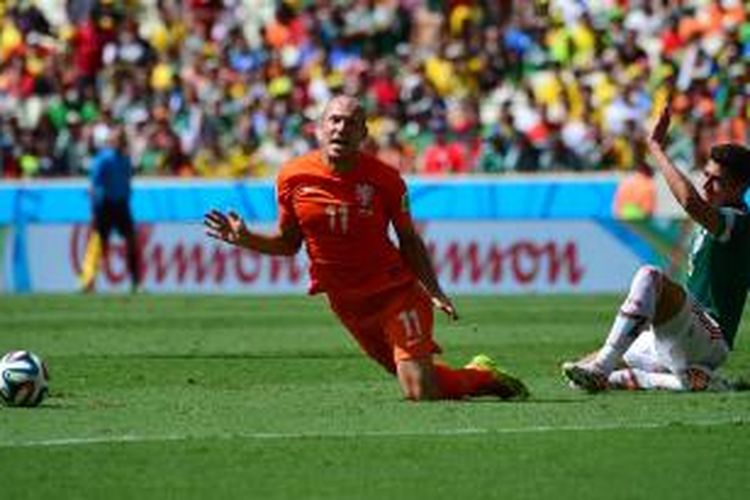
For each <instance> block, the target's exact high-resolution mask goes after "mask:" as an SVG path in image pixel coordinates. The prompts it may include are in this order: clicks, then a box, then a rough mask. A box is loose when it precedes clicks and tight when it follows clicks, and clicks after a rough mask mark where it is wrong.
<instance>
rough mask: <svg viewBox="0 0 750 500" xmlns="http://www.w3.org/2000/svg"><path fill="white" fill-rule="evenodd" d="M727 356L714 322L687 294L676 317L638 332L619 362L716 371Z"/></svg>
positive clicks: (658, 368) (675, 370)
mask: <svg viewBox="0 0 750 500" xmlns="http://www.w3.org/2000/svg"><path fill="white" fill-rule="evenodd" d="M728 355H729V347H728V346H727V343H726V341H725V340H724V335H723V334H722V333H721V328H720V327H719V325H718V323H717V322H716V321H715V320H714V319H713V318H712V317H711V316H710V315H709V314H708V313H707V312H706V311H705V309H703V307H702V306H701V305H700V304H698V303H697V302H696V301H695V299H693V298H692V297H691V296H689V295H688V296H687V300H686V301H685V304H684V305H683V307H682V309H680V312H679V313H677V316H675V317H674V318H672V319H671V320H669V321H668V322H667V323H665V324H663V325H659V326H657V327H651V328H649V329H648V330H646V331H645V332H643V333H642V334H641V335H639V336H638V338H637V339H636V340H635V342H633V345H631V346H630V348H629V349H628V350H627V351H626V352H625V355H624V356H623V361H625V363H626V364H627V365H628V366H630V367H631V368H638V369H641V370H644V371H648V372H671V373H674V374H677V375H682V374H683V373H684V372H685V370H687V369H688V368H692V367H700V368H703V369H708V370H711V371H713V370H716V369H717V368H718V367H719V366H720V365H721V364H722V363H724V361H726V359H727V356H728Z"/></svg>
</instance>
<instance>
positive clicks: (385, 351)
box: [328, 283, 441, 373]
mask: <svg viewBox="0 0 750 500" xmlns="http://www.w3.org/2000/svg"><path fill="white" fill-rule="evenodd" d="M328 299H329V302H330V304H331V309H333V311H334V312H335V313H336V315H337V316H338V317H339V319H340V320H341V322H342V323H343V324H344V326H346V328H347V330H349V332H350V333H351V334H352V336H354V339H355V340H356V341H357V343H359V345H360V347H361V348H362V350H364V351H365V352H366V353H367V355H369V356H370V357H371V358H373V359H374V360H375V361H377V362H378V363H380V364H381V365H382V366H383V367H384V368H385V369H386V370H388V371H389V372H391V373H396V363H398V362H399V361H406V360H410V359H421V358H425V357H428V356H431V355H432V354H439V353H440V352H441V349H440V346H438V345H437V344H436V343H435V341H434V340H433V339H432V327H433V315H432V301H431V300H430V297H429V295H428V294H427V292H425V290H424V289H423V288H422V287H421V286H420V285H419V284H417V283H410V284H407V285H406V286H402V287H399V288H395V289H393V290H387V291H385V292H381V293H378V294H375V295H373V296H371V297H368V298H366V299H358V300H346V299H337V298H334V297H332V296H331V295H330V294H329V296H328Z"/></svg>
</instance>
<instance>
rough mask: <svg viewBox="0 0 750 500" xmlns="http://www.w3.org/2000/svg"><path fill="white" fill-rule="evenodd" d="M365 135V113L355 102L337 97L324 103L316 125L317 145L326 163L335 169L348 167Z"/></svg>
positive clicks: (352, 99) (344, 96) (343, 96)
mask: <svg viewBox="0 0 750 500" xmlns="http://www.w3.org/2000/svg"><path fill="white" fill-rule="evenodd" d="M366 136H367V125H366V124H365V110H364V108H363V107H362V104H361V103H360V102H359V100H357V99H355V98H354V97H351V96H346V95H340V96H336V97H334V98H333V99H331V100H330V101H329V102H328V104H327V105H326V107H325V109H324V110H323V116H322V117H321V120H320V124H319V126H318V142H319V143H320V148H321V152H322V154H323V159H324V160H325V161H326V163H328V164H329V165H331V166H333V167H334V168H335V169H343V170H347V169H349V168H351V166H353V161H354V160H355V159H356V155H357V152H358V150H359V146H360V144H361V143H362V141H363V140H364V139H365V137H366Z"/></svg>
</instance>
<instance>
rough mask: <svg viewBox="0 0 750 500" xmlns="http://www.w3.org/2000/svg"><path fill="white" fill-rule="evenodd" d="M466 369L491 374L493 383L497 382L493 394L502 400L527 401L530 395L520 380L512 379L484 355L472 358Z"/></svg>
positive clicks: (512, 377)
mask: <svg viewBox="0 0 750 500" xmlns="http://www.w3.org/2000/svg"><path fill="white" fill-rule="evenodd" d="M466 368H473V369H475V370H485V371H489V372H492V374H493V375H494V378H495V382H497V387H496V389H495V391H494V393H495V394H497V395H498V396H499V397H500V398H502V399H527V398H528V397H529V395H530V393H529V389H528V388H527V387H526V384H524V383H523V381H522V380H521V379H519V378H517V377H514V376H513V375H511V374H510V373H508V372H506V371H505V370H503V369H502V368H500V367H499V366H498V364H497V363H495V361H494V360H493V359H492V358H490V357H489V356H487V355H486V354H477V355H476V356H474V357H473V358H472V359H471V361H469V364H467V365H466Z"/></svg>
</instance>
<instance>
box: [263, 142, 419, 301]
mask: <svg viewBox="0 0 750 500" xmlns="http://www.w3.org/2000/svg"><path fill="white" fill-rule="evenodd" d="M276 190H277V197H278V205H279V226H280V227H282V228H284V227H290V226H296V227H297V228H299V230H300V231H301V233H302V236H303V238H304V241H305V247H306V249H307V254H308V256H309V257H310V293H317V292H326V293H328V294H329V295H330V296H332V298H350V299H355V300H356V299H357V298H364V297H366V296H369V295H371V294H374V293H378V292H381V291H384V290H388V289H391V288H395V287H398V286H401V285H404V284H405V283H408V282H410V281H414V280H415V279H416V278H415V277H414V275H413V273H412V272H411V271H410V270H409V269H408V268H407V266H406V264H405V262H404V261H403V259H402V257H401V254H400V252H399V250H398V248H397V247H396V246H395V245H394V243H393V242H392V241H391V239H390V238H389V236H388V228H389V224H393V225H394V227H396V228H409V227H411V225H412V221H411V215H410V214H409V208H408V201H407V191H406V184H405V183H404V181H403V179H402V178H401V176H400V175H399V173H398V172H397V171H396V170H395V169H393V168H391V167H389V166H388V165H386V164H385V163H383V162H381V161H380V160H378V159H377V158H375V157H374V156H371V155H368V154H365V153H359V158H358V161H357V164H356V165H355V167H354V168H352V169H351V170H349V171H348V172H343V173H341V172H336V171H334V170H333V169H332V168H331V167H329V166H328V165H326V164H325V163H324V162H323V159H322V157H321V153H320V151H319V150H315V151H312V152H310V153H307V154H305V155H303V156H300V157H298V158H296V159H294V160H292V161H291V162H289V163H288V164H286V165H285V166H284V167H283V168H282V169H281V171H280V172H279V176H278V179H277V182H276Z"/></svg>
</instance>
